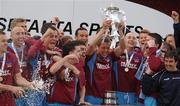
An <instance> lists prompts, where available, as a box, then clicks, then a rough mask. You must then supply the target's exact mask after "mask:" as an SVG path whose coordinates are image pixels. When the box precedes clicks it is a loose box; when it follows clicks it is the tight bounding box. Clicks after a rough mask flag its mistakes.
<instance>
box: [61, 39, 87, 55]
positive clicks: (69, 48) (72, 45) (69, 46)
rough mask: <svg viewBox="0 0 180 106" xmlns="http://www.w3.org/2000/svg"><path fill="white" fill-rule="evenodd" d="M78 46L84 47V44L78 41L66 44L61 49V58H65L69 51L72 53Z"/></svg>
mask: <svg viewBox="0 0 180 106" xmlns="http://www.w3.org/2000/svg"><path fill="white" fill-rule="evenodd" d="M80 45H84V46H85V45H86V44H85V43H84V42H82V41H79V40H74V41H70V42H68V43H67V44H65V45H64V46H63V48H62V51H63V52H62V54H63V56H66V55H68V54H69V52H70V51H73V50H74V49H75V47H76V46H80Z"/></svg>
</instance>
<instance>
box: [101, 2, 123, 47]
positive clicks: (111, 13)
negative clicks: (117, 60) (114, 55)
mask: <svg viewBox="0 0 180 106" xmlns="http://www.w3.org/2000/svg"><path fill="white" fill-rule="evenodd" d="M103 15H104V19H106V20H112V23H111V31H110V36H111V37H112V38H113V39H112V43H111V46H110V48H115V47H116V43H117V42H119V36H120V35H119V33H118V27H119V25H120V22H121V21H123V22H124V23H125V21H126V16H125V12H124V11H123V10H120V9H119V8H118V7H116V6H112V5H111V6H109V7H107V8H104V9H103ZM125 27H126V25H125ZM123 32H124V33H125V29H124V31H123Z"/></svg>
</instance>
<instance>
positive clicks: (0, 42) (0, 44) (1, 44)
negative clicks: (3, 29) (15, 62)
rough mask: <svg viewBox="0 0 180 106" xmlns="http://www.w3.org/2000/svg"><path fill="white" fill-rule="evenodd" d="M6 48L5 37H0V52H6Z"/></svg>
mask: <svg viewBox="0 0 180 106" xmlns="http://www.w3.org/2000/svg"><path fill="white" fill-rule="evenodd" d="M7 46H8V42H7V37H6V36H5V35H0V51H1V52H5V51H7Z"/></svg>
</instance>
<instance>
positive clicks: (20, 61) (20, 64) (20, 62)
mask: <svg viewBox="0 0 180 106" xmlns="http://www.w3.org/2000/svg"><path fill="white" fill-rule="evenodd" d="M11 46H12V49H13V51H14V53H15V55H16V57H17V59H18V64H19V66H20V68H21V67H22V62H23V53H24V49H23V48H22V52H21V60H20V58H19V56H18V53H17V51H16V49H15V47H14V43H12V44H11Z"/></svg>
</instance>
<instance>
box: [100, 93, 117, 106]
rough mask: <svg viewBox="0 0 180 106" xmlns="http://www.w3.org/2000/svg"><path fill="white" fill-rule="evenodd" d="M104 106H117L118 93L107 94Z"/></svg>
mask: <svg viewBox="0 0 180 106" xmlns="http://www.w3.org/2000/svg"><path fill="white" fill-rule="evenodd" d="M103 105H117V97H116V91H106V92H105V95H104V99H103Z"/></svg>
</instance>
